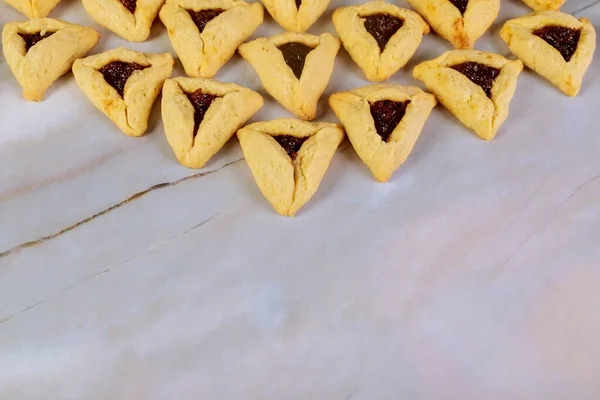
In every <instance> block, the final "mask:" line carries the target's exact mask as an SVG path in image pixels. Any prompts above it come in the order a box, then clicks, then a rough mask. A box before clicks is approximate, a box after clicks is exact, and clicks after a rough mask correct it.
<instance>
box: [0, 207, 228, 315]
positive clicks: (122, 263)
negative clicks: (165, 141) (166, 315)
mask: <svg viewBox="0 0 600 400" xmlns="http://www.w3.org/2000/svg"><path fill="white" fill-rule="evenodd" d="M219 215H220V214H219V213H216V214H214V215H212V216H211V217H209V218H207V219H205V220H203V221H201V222H199V223H197V224H196V225H194V226H192V227H191V228H188V229H186V230H184V231H183V232H181V233H178V234H176V235H173V236H171V237H169V238H168V239H165V240H163V241H160V242H158V243H155V244H153V245H151V246H150V247H148V248H147V249H145V250H144V251H143V253H145V252H148V251H154V250H155V249H157V248H158V247H160V246H162V245H164V244H167V243H169V242H171V241H173V240H176V239H178V238H180V237H182V236H184V235H186V234H188V233H190V232H193V231H195V230H196V229H198V228H200V227H201V226H202V225H204V224H206V223H208V222H209V221H210V220H212V219H213V218H215V217H217V216H219ZM140 253H142V252H140ZM140 253H137V254H135V255H133V256H132V257H129V258H128V259H126V260H125V261H122V262H120V263H119V264H117V265H115V266H114V267H111V268H107V269H105V270H103V271H100V272H96V273H95V274H92V275H90V276H86V277H85V278H82V279H80V280H78V281H77V282H75V283H73V284H71V285H69V286H67V287H65V288H63V289H61V290H59V291H58V292H56V293H55V294H52V295H50V296H48V297H46V298H45V299H43V300H40V301H37V302H36V303H34V304H32V305H30V306H27V307H25V308H24V309H22V310H21V311H19V312H17V313H15V314H13V315H11V316H8V317H6V318H3V319H1V320H0V324H2V323H4V322H8V321H10V320H11V319H13V318H15V317H18V316H19V315H21V314H23V313H25V312H27V311H30V310H32V309H34V308H36V307H37V306H39V305H40V304H42V303H44V302H46V301H48V300H50V299H52V298H54V297H56V296H58V295H60V294H62V293H64V292H66V291H68V290H71V289H73V288H74V287H76V286H79V285H81V284H82V283H85V282H87V281H90V280H92V279H94V278H97V277H98V276H100V275H104V274H106V273H109V272H112V271H113V270H114V269H116V268H119V267H121V266H123V265H125V264H127V263H129V262H131V261H132V260H134V259H136V258H137V257H138V256H139V254H140Z"/></svg>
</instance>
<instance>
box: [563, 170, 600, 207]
mask: <svg viewBox="0 0 600 400" xmlns="http://www.w3.org/2000/svg"><path fill="white" fill-rule="evenodd" d="M598 179H600V174H598V175H596V176H595V177H593V178H592V179H589V180H587V181H586V182H583V183H582V184H581V185H579V186H577V188H575V190H573V193H571V195H570V196H569V197H567V198H566V199H565V201H563V202H562V203H561V205H560V207H562V206H564V205H565V204H567V203H568V202H569V201H570V200H571V199H572V198H573V197H574V196H575V195H576V194H577V192H579V191H580V190H581V189H583V188H584V187H586V186H588V185H590V184H592V183H594V181H596V180H598Z"/></svg>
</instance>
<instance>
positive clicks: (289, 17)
mask: <svg viewBox="0 0 600 400" xmlns="http://www.w3.org/2000/svg"><path fill="white" fill-rule="evenodd" d="M329 1H330V0H262V3H263V4H264V5H265V8H266V9H267V11H268V12H269V14H271V16H272V17H273V19H274V20H275V21H277V23H278V24H279V25H281V26H282V27H284V28H285V29H286V30H288V31H291V32H306V31H307V30H308V28H310V27H311V26H312V25H313V24H314V23H315V22H316V21H317V20H318V19H319V17H320V16H321V14H323V12H325V10H326V9H327V6H329Z"/></svg>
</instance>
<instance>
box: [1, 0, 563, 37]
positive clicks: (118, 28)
mask: <svg viewBox="0 0 600 400" xmlns="http://www.w3.org/2000/svg"><path fill="white" fill-rule="evenodd" d="M4 1H5V2H6V3H7V4H9V5H11V6H13V7H14V8H15V9H16V10H18V11H19V12H21V13H23V14H25V15H26V16H27V17H28V18H31V19H34V18H45V17H47V16H48V15H49V13H50V12H51V11H52V10H53V9H54V8H55V7H56V6H57V5H58V3H59V2H60V1H61V0H40V1H30V0H4ZM408 1H409V3H410V4H411V5H412V6H413V7H414V8H415V9H416V10H417V12H419V14H421V15H422V16H423V17H424V18H425V19H426V20H427V21H428V22H429V23H430V25H432V27H433V28H434V30H435V31H436V32H437V33H438V34H439V35H440V36H442V37H444V38H445V39H447V40H448V41H450V42H451V43H452V44H453V45H454V46H455V47H456V48H472V46H473V44H474V42H475V40H477V38H479V37H480V36H481V35H482V34H483V32H485V31H486V30H487V29H488V28H489V26H490V25H491V24H492V22H493V21H494V19H495V18H496V16H497V15H498V10H499V9H500V0H408ZM82 2H83V6H84V7H85V9H86V11H87V12H88V13H89V14H90V16H91V17H92V18H94V19H95V20H96V21H97V22H98V23H99V24H101V25H102V26H105V27H106V28H108V29H110V30H111V31H113V32H115V33H116V34H118V35H120V36H122V37H123V38H125V39H127V40H130V41H134V42H140V41H145V40H146V39H147V38H148V36H149V35H150V28H151V27H152V24H153V23H154V20H155V19H156V16H157V15H158V13H159V10H160V8H161V6H162V5H163V4H164V3H165V1H164V0H145V1H144V2H143V4H140V6H139V7H138V4H137V0H83V1H82ZM329 2H330V0H262V3H263V4H264V5H265V7H266V8H267V11H268V12H269V14H271V16H272V17H273V19H274V20H275V21H276V22H277V23H278V24H279V25H281V26H282V27H283V28H284V29H286V30H288V31H292V32H305V31H307V30H308V28H310V27H311V26H312V25H313V24H314V23H315V22H316V21H317V20H318V19H319V18H320V17H321V15H322V14H323V13H324V12H325V10H326V9H327V7H328V6H329ZM523 2H524V3H526V4H527V5H528V6H530V7H531V8H533V9H534V10H535V11H546V10H558V9H559V8H560V7H561V6H562V4H563V3H564V2H565V0H523ZM205 3H206V4H205V5H204V7H203V9H209V7H210V8H212V9H213V10H221V11H222V12H223V11H226V10H229V9H232V8H235V7H237V6H239V5H243V4H245V3H244V2H243V1H241V0H211V1H207V2H205ZM166 4H168V5H171V6H173V7H184V8H188V9H195V8H197V6H198V4H197V2H194V1H190V0H167V1H166ZM195 11H199V10H197V9H196V10H195ZM360 12H362V11H359V13H360ZM161 18H162V17H161ZM236 22H237V23H240V22H241V23H243V21H241V20H238V21H236Z"/></svg>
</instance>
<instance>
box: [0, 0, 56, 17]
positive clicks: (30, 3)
mask: <svg viewBox="0 0 600 400" xmlns="http://www.w3.org/2000/svg"><path fill="white" fill-rule="evenodd" d="M3 1H4V2H5V3H6V4H8V5H10V6H12V7H13V8H14V9H15V10H17V11H18V12H20V13H21V14H23V15H25V16H26V17H27V18H30V19H34V18H45V17H47V16H48V14H50V12H51V11H52V10H53V9H54V8H55V7H56V6H57V5H58V3H60V1H61V0H3Z"/></svg>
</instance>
